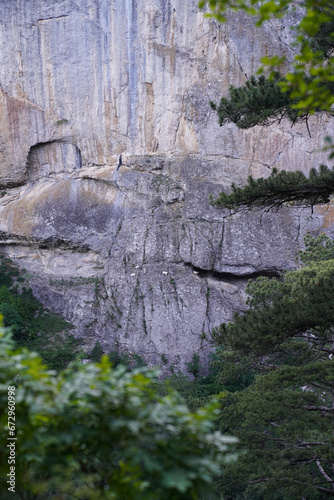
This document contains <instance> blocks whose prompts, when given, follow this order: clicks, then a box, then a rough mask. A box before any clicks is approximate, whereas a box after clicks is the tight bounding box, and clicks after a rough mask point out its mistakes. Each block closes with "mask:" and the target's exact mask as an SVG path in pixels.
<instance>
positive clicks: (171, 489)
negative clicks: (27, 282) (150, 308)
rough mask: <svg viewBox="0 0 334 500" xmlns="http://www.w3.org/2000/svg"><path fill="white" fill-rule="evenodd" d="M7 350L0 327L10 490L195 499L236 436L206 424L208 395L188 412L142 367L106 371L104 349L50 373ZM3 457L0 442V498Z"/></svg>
mask: <svg viewBox="0 0 334 500" xmlns="http://www.w3.org/2000/svg"><path fill="white" fill-rule="evenodd" d="M13 348H14V343H13V341H12V340H11V338H10V335H9V333H8V332H7V331H4V330H3V329H2V330H1V331H0V408H1V411H0V434H1V442H3V443H4V442H6V437H7V435H8V429H7V411H6V408H7V404H8V403H7V388H8V386H15V387H16V389H15V397H16V422H15V424H16V429H17V436H18V441H17V443H19V444H18V447H19V448H18V449H17V453H16V463H15V472H16V492H17V495H18V497H19V498H46V497H48V496H50V497H54V498H62V499H64V500H72V499H74V498H75V499H80V498H83V499H87V500H88V499H94V500H97V499H100V498H101V499H102V498H103V499H115V500H122V499H124V500H131V499H133V500H141V499H142V500H150V499H152V500H153V499H156V500H164V499H166V500H170V499H173V500H178V499H187V500H188V499H192V498H193V499H196V498H199V496H200V495H201V493H202V492H205V493H206V492H207V491H208V489H209V488H210V484H211V482H212V476H213V475H215V474H217V473H219V472H220V469H221V465H222V463H224V462H226V461H227V460H228V459H229V458H230V457H229V451H231V450H232V448H231V447H230V445H233V443H235V442H236V440H235V439H234V438H229V437H224V436H222V435H221V434H220V433H219V432H215V431H214V427H213V423H212V417H214V416H215V415H217V413H218V406H219V405H218V403H217V401H212V402H210V404H209V405H207V406H206V407H205V408H201V409H199V410H198V411H197V412H195V413H190V412H189V410H188V409H187V407H186V406H185V405H184V403H183V402H182V400H181V399H180V397H179V396H178V395H177V394H176V393H175V392H172V391H170V392H169V393H168V394H167V395H166V396H159V395H158V394H157V392H156V389H155V384H156V373H155V372H154V371H152V370H151V369H148V368H141V369H137V370H134V371H132V372H127V371H126V369H125V368H124V367H121V366H120V367H118V368H117V369H112V368H111V365H110V363H109V361H108V358H107V357H106V356H104V357H103V358H102V360H101V363H98V364H95V363H90V364H88V365H85V366H83V365H81V364H80V363H77V364H75V365H72V366H70V367H68V368H67V369H66V370H65V371H63V372H60V373H59V374H58V375H56V374H55V373H54V372H52V371H48V370H47V369H46V368H45V367H44V366H43V365H42V362H41V359H40V358H39V357H38V356H37V355H36V354H31V353H29V352H28V351H27V350H22V349H20V350H13ZM7 456H8V451H7V449H6V447H2V448H0V477H1V481H0V491H1V497H2V498H3V497H4V496H5V495H6V492H7V491H6V489H7V486H6V482H5V478H6V474H7V473H8V463H7ZM30 495H31V496H30Z"/></svg>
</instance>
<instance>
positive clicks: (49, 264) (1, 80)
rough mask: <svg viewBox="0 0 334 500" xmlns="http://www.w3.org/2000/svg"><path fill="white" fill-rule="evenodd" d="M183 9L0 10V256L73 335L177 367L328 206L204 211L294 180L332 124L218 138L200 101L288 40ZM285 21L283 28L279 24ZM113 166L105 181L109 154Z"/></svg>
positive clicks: (130, 0)
mask: <svg viewBox="0 0 334 500" xmlns="http://www.w3.org/2000/svg"><path fill="white" fill-rule="evenodd" d="M196 4H197V1H196V0H138V1H135V0H124V1H123V2H119V1H118V0H53V1H52V2H45V1H44V0H30V1H29V2H27V1H25V0H20V1H17V2H13V1H11V0H4V1H2V2H1V4H0V21H1V32H0V85H1V87H0V125H1V126H0V185H1V186H2V188H1V189H2V192H1V196H2V197H1V198H0V243H1V247H2V251H3V252H5V253H7V254H8V255H9V256H11V257H12V258H13V259H15V261H17V262H18V263H19V264H20V265H21V266H22V267H25V268H27V269H28V270H29V272H30V273H31V286H32V287H33V289H34V291H35V293H36V294H37V296H38V297H39V298H40V299H41V300H42V301H43V302H44V303H45V304H46V305H47V306H48V307H50V308H52V309H54V310H56V311H59V312H61V313H62V314H63V315H64V316H65V317H66V318H67V319H69V320H71V321H72V322H73V323H74V324H75V325H76V332H77V334H78V335H80V336H83V337H85V338H86V339H87V344H88V345H92V344H93V343H94V342H95V340H97V339H98V340H100V341H101V342H102V345H103V346H104V347H105V349H106V350H108V349H110V348H111V347H113V348H115V347H116V348H119V349H127V350H129V351H131V352H136V353H138V354H141V355H142V356H144V357H145V358H146V359H147V360H148V361H149V362H150V363H157V362H159V361H160V360H161V358H160V356H161V355H162V354H165V355H166V356H167V358H168V359H169V362H170V363H171V364H172V365H177V366H178V367H180V368H182V369H184V368H185V363H186V362H187V361H189V360H190V358H191V356H192V354H193V353H194V352H199V353H201V354H202V355H203V357H204V356H205V354H206V353H207V351H208V349H209V347H210V346H209V343H208V339H209V338H210V330H211V329H212V327H214V326H216V325H218V324H219V323H221V322H223V321H228V320H230V319H231V318H232V315H233V312H234V311H236V310H242V309H243V308H244V307H245V292H244V288H245V284H246V283H247V279H248V278H249V277H251V276H252V275H256V274H258V273H265V274H274V275H275V274H277V273H279V272H280V271H281V270H282V269H285V268H288V269H291V268H293V267H295V266H296V264H297V262H298V248H299V247H300V245H301V244H302V241H303V236H304V235H305V233H306V232H309V231H311V232H313V233H315V234H316V233H318V232H321V231H324V230H326V231H327V232H329V233H333V224H332V221H333V217H334V211H333V207H332V206H328V207H319V208H317V209H316V210H315V213H314V214H311V213H310V211H309V210H296V209H288V208H286V209H283V210H282V211H281V212H279V213H259V212H257V213H251V214H239V215H234V216H231V215H230V214H229V213H228V212H227V211H221V210H216V209H214V208H213V207H211V206H210V205H209V201H208V197H209V194H214V195H215V194H218V193H219V192H220V191H221V190H222V189H227V188H228V186H229V185H230V184H231V182H236V183H238V184H242V183H243V182H244V181H245V179H246V177H247V176H248V175H249V174H253V175H254V176H263V175H265V176H266V175H269V173H270V169H271V167H273V166H276V167H278V168H285V169H287V170H293V169H297V168H298V169H300V168H302V169H303V170H305V171H308V170H309V169H310V168H311V167H313V166H317V165H318V164H319V163H320V162H326V155H325V154H324V153H321V152H319V149H320V148H321V146H322V138H323V137H324V135H326V134H328V135H330V133H331V131H332V129H333V121H330V120H329V118H328V117H326V116H318V117H314V118H312V120H311V121H310V124H309V126H310V131H311V137H309V135H308V132H307V130H306V128H305V127H304V126H302V125H298V126H295V127H294V128H292V129H291V127H290V124H288V123H281V124H280V125H278V126H275V127H271V128H267V129H262V128H258V127H257V128H255V129H253V130H248V131H240V130H237V129H236V127H234V126H232V125H226V126H224V127H222V128H220V127H219V126H218V124H217V122H216V116H215V115H214V113H213V112H211V110H210V106H209V101H210V100H214V101H215V100H218V98H219V96H220V95H221V94H223V93H224V92H226V91H227V89H228V87H229V85H230V84H234V85H239V84H240V85H241V84H242V83H243V82H244V81H245V78H246V77H249V76H250V75H251V74H254V73H255V72H256V69H257V67H258V65H259V63H260V58H261V57H262V56H263V55H265V54H275V53H279V54H281V53H285V54H286V55H287V56H288V59H289V58H291V57H292V49H291V46H290V44H291V39H290V30H289V29H288V28H287V27H283V25H282V24H279V23H270V24H268V25H266V26H264V27H263V28H262V29H261V31H258V30H257V29H256V28H255V27H254V25H253V22H252V21H251V20H249V19H248V18H246V17H245V16H243V15H236V14H233V15H231V16H230V17H229V20H228V22H227V24H226V25H224V26H223V25H218V24H217V23H216V22H214V21H212V20H208V19H205V18H204V17H203V14H202V13H201V12H200V11H199V10H198V9H197V7H196ZM291 22H293V20H291ZM120 153H122V158H123V164H122V165H121V167H120V168H119V169H117V165H118V155H119V154H120Z"/></svg>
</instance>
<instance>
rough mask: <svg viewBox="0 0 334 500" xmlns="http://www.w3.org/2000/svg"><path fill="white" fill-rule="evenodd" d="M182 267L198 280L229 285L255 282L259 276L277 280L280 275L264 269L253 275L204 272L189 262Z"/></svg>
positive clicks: (274, 270)
mask: <svg viewBox="0 0 334 500" xmlns="http://www.w3.org/2000/svg"><path fill="white" fill-rule="evenodd" d="M184 265H185V266H186V267H187V268H189V269H191V270H192V271H193V272H194V273H196V274H197V275H198V276H199V277H200V278H211V279H213V280H215V281H223V282H224V283H230V284H231V285H234V284H237V283H240V281H245V280H251V279H252V280H255V279H256V278H259V277H260V276H266V277H268V278H279V277H280V275H281V273H280V272H279V271H278V270H276V269H266V270H263V271H257V272H253V273H244V274H236V273H231V272H229V273H227V272H222V273H220V272H218V271H212V270H205V269H201V268H199V267H196V266H193V265H192V264H190V263H189V262H186V263H184Z"/></svg>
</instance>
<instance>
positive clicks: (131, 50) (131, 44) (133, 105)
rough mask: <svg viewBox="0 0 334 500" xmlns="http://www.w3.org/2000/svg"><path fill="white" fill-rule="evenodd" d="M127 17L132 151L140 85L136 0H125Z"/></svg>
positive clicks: (135, 131) (135, 134) (135, 133)
mask: <svg viewBox="0 0 334 500" xmlns="http://www.w3.org/2000/svg"><path fill="white" fill-rule="evenodd" d="M125 8H126V19H127V25H128V26H127V28H128V32H127V55H128V71H129V73H128V75H129V94H128V95H129V108H128V113H129V125H130V138H131V149H132V152H133V151H134V149H135V139H136V136H137V126H136V118H137V104H138V95H137V85H138V67H137V61H136V59H137V57H136V56H137V54H136V52H137V50H136V49H137V43H138V25H137V21H138V13H137V2H136V0H125Z"/></svg>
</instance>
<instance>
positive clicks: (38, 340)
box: [0, 256, 81, 370]
mask: <svg viewBox="0 0 334 500" xmlns="http://www.w3.org/2000/svg"><path fill="white" fill-rule="evenodd" d="M26 281H27V278H26V276H25V273H24V272H22V271H21V272H20V271H19V270H18V268H17V267H16V266H15V265H14V263H13V262H12V261H11V260H10V259H9V258H7V257H5V256H0V314H2V316H3V322H4V325H5V326H10V327H11V329H12V332H13V338H14V340H15V342H16V345H17V346H25V347H28V348H29V349H31V350H34V351H37V352H38V353H39V354H40V355H41V356H42V358H43V361H44V362H45V363H46V364H47V365H48V366H49V368H52V369H56V370H60V369H62V368H65V367H66V366H67V364H68V363H69V362H70V361H72V360H73V359H74V357H75V355H76V352H77V351H78V349H79V347H80V345H81V341H80V340H79V339H76V338H75V337H74V336H73V335H72V334H71V333H70V330H71V329H72V328H73V325H71V324H70V323H69V322H67V321H65V320H64V319H63V318H62V317H60V316H59V315H57V314H54V313H51V312H50V311H48V310H46V309H45V307H43V305H42V304H41V302H40V301H39V300H37V299H36V297H34V295H33V293H32V291H31V289H30V288H27V287H26V286H25V285H26Z"/></svg>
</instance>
